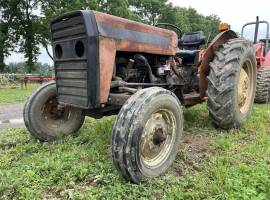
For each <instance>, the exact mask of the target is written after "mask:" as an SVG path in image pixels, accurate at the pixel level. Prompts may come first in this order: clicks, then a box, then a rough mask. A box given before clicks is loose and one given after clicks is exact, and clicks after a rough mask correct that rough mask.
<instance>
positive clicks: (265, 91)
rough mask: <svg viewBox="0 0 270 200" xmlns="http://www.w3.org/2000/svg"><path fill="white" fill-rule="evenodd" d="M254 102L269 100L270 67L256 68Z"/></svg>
mask: <svg viewBox="0 0 270 200" xmlns="http://www.w3.org/2000/svg"><path fill="white" fill-rule="evenodd" d="M255 102H256V103H269V102H270V67H262V68H260V69H258V72H257V87H256V95H255Z"/></svg>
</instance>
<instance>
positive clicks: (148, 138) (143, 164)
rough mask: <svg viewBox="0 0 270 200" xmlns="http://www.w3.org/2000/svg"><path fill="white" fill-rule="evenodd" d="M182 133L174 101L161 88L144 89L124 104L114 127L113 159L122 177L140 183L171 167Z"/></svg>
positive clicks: (180, 120)
mask: <svg viewBox="0 0 270 200" xmlns="http://www.w3.org/2000/svg"><path fill="white" fill-rule="evenodd" d="M182 132H183V114H182V108H181V105H180V102H179V100H178V99H177V97H176V96H175V95H174V94H173V93H172V92H170V91H168V90H165V89H163V88H158V87H153V88H148V89H143V90H140V91H138V92H137V93H136V94H134V95H133V96H132V97H130V99H129V100H128V101H127V102H126V103H125V104H124V106H123V107H122V109H121V111H120V113H119V114H118V117H117V120H116V122H115V124H114V128H113V134H112V157H113V163H114V165H115V167H116V169H117V170H118V171H119V172H120V173H121V174H122V175H123V177H124V178H125V179H127V180H129V181H131V182H133V183H139V182H141V181H144V180H147V179H149V178H153V177H156V176H159V175H160V174H162V173H164V172H165V171H166V170H167V169H168V168H169V166H170V165H171V164H172V162H173V160H174V158H175V156H176V154H177V150H178V146H179V143H180V140H181V135H182Z"/></svg>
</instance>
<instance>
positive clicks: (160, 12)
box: [0, 0, 220, 72]
mask: <svg viewBox="0 0 270 200" xmlns="http://www.w3.org/2000/svg"><path fill="white" fill-rule="evenodd" d="M82 9H92V10H98V11H102V12H106V13H109V14H112V15H116V16H120V17H123V18H127V19H132V20H136V21H142V22H144V23H148V24H152V25H154V24H156V23H157V22H169V23H172V24H175V25H177V26H179V27H180V28H181V29H182V30H183V32H188V31H198V30H203V31H205V32H206V34H210V33H212V37H213V36H214V35H215V34H216V33H217V31H218V30H217V25H218V23H219V22H220V19H219V18H218V17H217V16H214V15H213V16H206V17H205V16H203V15H201V14H199V13H197V11H196V10H194V9H192V8H188V9H186V8H180V7H175V6H173V5H172V3H168V0H165V1H164V0H6V1H1V2H0V11H1V16H0V28H1V29H0V30H1V31H0V71H3V68H4V57H5V56H8V55H9V53H10V52H11V51H17V50H18V51H19V52H22V53H23V54H24V55H25V58H26V63H27V71H28V72H33V71H35V70H36V69H35V65H34V63H35V62H36V60H37V56H38V54H39V50H40V49H39V48H40V45H42V46H43V47H47V46H48V44H49V42H50V29H49V24H50V22H51V20H52V19H54V18H55V17H56V16H59V15H61V14H63V13H65V12H68V11H71V10H82ZM17 47H18V48H17Z"/></svg>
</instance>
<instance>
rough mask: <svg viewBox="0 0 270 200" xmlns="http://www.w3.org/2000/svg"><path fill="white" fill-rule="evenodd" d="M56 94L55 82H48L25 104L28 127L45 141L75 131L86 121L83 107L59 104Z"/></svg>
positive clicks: (25, 118) (26, 124) (25, 121)
mask: <svg viewBox="0 0 270 200" xmlns="http://www.w3.org/2000/svg"><path fill="white" fill-rule="evenodd" d="M56 95H57V91H56V84H55V82H54V81H52V82H48V83H46V84H44V85H42V86H41V87H40V88H38V89H37V90H36V91H35V92H34V93H33V94H32V95H31V97H30V98H29V99H28V101H27V102H26V104H25V106H24V110H23V118H24V123H25V126H26V128H27V129H28V130H29V132H30V133H31V134H32V135H33V136H34V137H36V138H38V139H40V140H43V141H48V140H52V139H55V138H58V137H60V136H62V135H65V134H69V133H75V132H76V131H78V130H79V129H80V128H81V126H82V124H83V122H84V115H83V114H82V110H81V109H79V108H74V107H70V106H59V104H58V102H57V98H56Z"/></svg>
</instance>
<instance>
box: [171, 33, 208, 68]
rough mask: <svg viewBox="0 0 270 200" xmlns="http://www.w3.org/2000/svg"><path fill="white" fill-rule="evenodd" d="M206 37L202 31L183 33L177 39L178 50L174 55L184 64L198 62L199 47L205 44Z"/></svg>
mask: <svg viewBox="0 0 270 200" xmlns="http://www.w3.org/2000/svg"><path fill="white" fill-rule="evenodd" d="M205 42H206V37H205V36H204V34H203V32H202V31H197V32H190V33H185V34H184V35H183V36H182V38H181V39H180V40H179V48H180V50H179V51H178V52H177V53H176V56H177V57H179V58H181V59H182V61H183V63H184V64H186V65H192V64H195V63H197V62H198V59H199V52H200V50H199V48H200V46H201V45H203V44H205Z"/></svg>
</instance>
